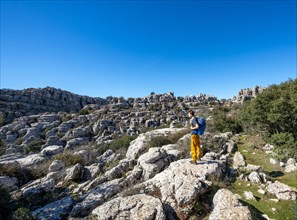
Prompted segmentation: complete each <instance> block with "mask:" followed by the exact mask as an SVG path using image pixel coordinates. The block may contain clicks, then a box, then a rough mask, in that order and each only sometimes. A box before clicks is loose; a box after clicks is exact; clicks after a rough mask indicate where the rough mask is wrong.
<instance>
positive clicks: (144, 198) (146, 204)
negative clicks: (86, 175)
mask: <svg viewBox="0 0 297 220" xmlns="http://www.w3.org/2000/svg"><path fill="white" fill-rule="evenodd" d="M106 210H108V212H107V211H106ZM91 216H93V217H95V218H96V219H98V220H109V219H114V220H120V219H142V220H165V219H166V218H165V214H164V211H163V207H162V203H161V201H160V200H159V199H157V198H155V197H152V196H148V195H145V194H138V195H133V196H128V197H125V198H123V197H118V198H115V199H113V200H111V201H109V202H106V203H104V204H103V205H101V206H98V207H97V208H96V209H94V210H93V211H92V214H91Z"/></svg>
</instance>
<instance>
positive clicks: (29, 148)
mask: <svg viewBox="0 0 297 220" xmlns="http://www.w3.org/2000/svg"><path fill="white" fill-rule="evenodd" d="M43 144H45V142H44V141H43V140H34V141H31V142H30V143H29V144H27V145H26V146H25V147H24V150H25V153H26V154H28V153H30V152H37V153H38V152H40V150H41V146H42V145H43Z"/></svg>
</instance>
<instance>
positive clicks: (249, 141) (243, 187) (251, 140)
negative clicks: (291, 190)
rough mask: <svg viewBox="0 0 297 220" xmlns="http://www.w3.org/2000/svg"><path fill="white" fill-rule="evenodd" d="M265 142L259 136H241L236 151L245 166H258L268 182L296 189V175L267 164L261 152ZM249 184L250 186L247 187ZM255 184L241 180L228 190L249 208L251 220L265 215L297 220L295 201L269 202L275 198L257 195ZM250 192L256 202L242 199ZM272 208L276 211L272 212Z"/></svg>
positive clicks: (281, 219)
mask: <svg viewBox="0 0 297 220" xmlns="http://www.w3.org/2000/svg"><path fill="white" fill-rule="evenodd" d="M264 144H265V142H264V141H263V140H262V139H261V138H260V137H259V136H248V135H245V136H241V137H240V142H239V144H238V150H239V151H240V152H241V154H242V155H243V156H244V158H245V161H246V163H247V164H253V165H260V166H261V167H262V169H263V171H264V172H265V173H266V174H267V176H268V177H269V179H270V180H272V181H275V180H278V181H279V182H282V183H284V184H287V185H289V186H292V187H295V188H296V187H297V181H296V179H297V178H296V173H297V172H290V173H286V172H285V169H284V168H282V167H280V166H279V163H277V164H275V165H273V164H271V163H270V162H269V159H270V157H269V155H268V154H266V153H265V151H264V150H262V147H263V146H264ZM253 152H255V154H253ZM275 172H278V173H279V174H280V175H276V176H274V175H273V173H275ZM247 184H250V186H247ZM258 189H259V187H258V185H257V184H253V183H252V182H244V181H242V180H236V181H235V182H234V183H232V184H231V187H230V190H231V191H232V192H233V193H237V194H239V195H240V196H242V203H243V204H244V205H247V206H249V208H250V210H251V212H252V215H253V219H261V215H262V214H263V213H264V214H267V215H268V216H269V218H272V219H277V220H293V219H297V207H296V201H292V200H289V201H285V200H280V201H279V202H277V203H276V202H273V201H270V200H269V199H270V198H276V197H275V196H274V195H271V194H269V193H268V194H265V195H262V194H259V193H258V192H257V190H258ZM244 191H251V192H253V194H254V196H255V197H256V199H257V201H250V200H246V199H245V198H244V195H243V192H244ZM272 208H275V209H276V211H275V212H273V211H272Z"/></svg>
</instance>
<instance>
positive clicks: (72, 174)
mask: <svg viewBox="0 0 297 220" xmlns="http://www.w3.org/2000/svg"><path fill="white" fill-rule="evenodd" d="M81 172H82V166H81V165H80V164H79V163H77V164H75V165H74V166H73V167H71V168H69V169H67V170H66V173H67V175H66V177H65V179H64V181H77V180H80V179H81Z"/></svg>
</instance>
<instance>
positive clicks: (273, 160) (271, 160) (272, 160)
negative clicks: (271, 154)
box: [269, 158, 277, 164]
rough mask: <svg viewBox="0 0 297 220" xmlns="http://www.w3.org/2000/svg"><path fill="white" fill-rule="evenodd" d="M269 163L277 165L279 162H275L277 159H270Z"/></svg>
mask: <svg viewBox="0 0 297 220" xmlns="http://www.w3.org/2000/svg"><path fill="white" fill-rule="evenodd" d="M269 162H270V163H271V164H277V160H275V159H273V158H270V159H269Z"/></svg>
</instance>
